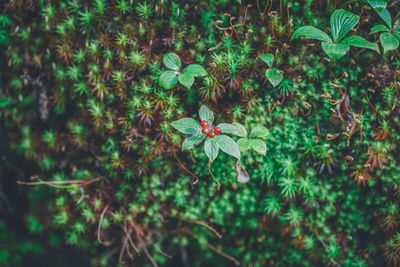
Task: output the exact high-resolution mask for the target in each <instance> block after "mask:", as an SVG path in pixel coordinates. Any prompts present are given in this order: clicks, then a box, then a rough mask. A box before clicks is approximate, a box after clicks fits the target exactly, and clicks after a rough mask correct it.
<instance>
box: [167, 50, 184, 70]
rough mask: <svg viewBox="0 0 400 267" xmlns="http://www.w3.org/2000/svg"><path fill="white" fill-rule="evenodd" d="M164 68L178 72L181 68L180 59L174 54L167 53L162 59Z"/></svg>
mask: <svg viewBox="0 0 400 267" xmlns="http://www.w3.org/2000/svg"><path fill="white" fill-rule="evenodd" d="M163 62H164V66H165V67H167V68H169V69H171V70H176V71H178V70H179V69H180V68H181V65H182V64H181V59H180V58H179V56H178V55H177V54H175V53H167V54H165V55H164V57H163Z"/></svg>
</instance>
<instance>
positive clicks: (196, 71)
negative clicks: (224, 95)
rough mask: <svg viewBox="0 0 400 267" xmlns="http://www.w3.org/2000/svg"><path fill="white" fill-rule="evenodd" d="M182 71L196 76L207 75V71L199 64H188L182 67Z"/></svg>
mask: <svg viewBox="0 0 400 267" xmlns="http://www.w3.org/2000/svg"><path fill="white" fill-rule="evenodd" d="M183 73H187V74H190V75H192V76H196V77H197V76H206V75H207V71H206V70H205V69H204V68H203V66H201V65H199V64H190V65H189V66H187V67H186V68H184V69H183Z"/></svg>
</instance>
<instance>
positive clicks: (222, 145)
mask: <svg viewBox="0 0 400 267" xmlns="http://www.w3.org/2000/svg"><path fill="white" fill-rule="evenodd" d="M199 117H200V122H198V121H196V120H195V119H192V118H182V119H179V120H177V121H174V122H172V123H171V125H172V126H173V127H174V128H175V129H177V130H178V131H179V132H181V133H183V134H189V135H190V136H189V137H187V138H186V139H185V140H184V141H183V143H182V150H189V149H192V148H194V147H195V146H197V145H199V144H200V143H201V142H203V140H205V141H204V152H205V153H206V155H207V157H208V159H209V160H210V162H213V161H214V160H215V159H216V158H217V157H218V153H219V150H220V149H221V150H222V151H223V152H225V153H226V154H228V155H231V156H233V157H235V158H237V159H240V150H239V146H238V144H237V143H236V142H235V140H233V139H232V138H231V137H229V136H227V135H226V134H234V135H237V136H242V135H243V134H244V131H245V129H244V128H243V127H240V126H238V125H235V124H229V123H220V124H218V125H217V126H214V125H213V122H214V113H213V112H212V111H211V110H210V109H209V108H207V107H206V106H204V105H203V106H201V108H200V110H199Z"/></svg>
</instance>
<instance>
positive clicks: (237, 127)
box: [217, 123, 247, 137]
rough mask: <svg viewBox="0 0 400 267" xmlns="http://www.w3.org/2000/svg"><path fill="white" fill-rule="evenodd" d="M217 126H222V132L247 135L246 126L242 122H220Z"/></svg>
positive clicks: (240, 135) (241, 135)
mask: <svg viewBox="0 0 400 267" xmlns="http://www.w3.org/2000/svg"><path fill="white" fill-rule="evenodd" d="M217 127H219V128H221V130H222V133H228V134H234V135H237V136H239V137H246V136H247V131H246V128H245V127H244V126H243V125H242V124H240V123H232V124H230V123H220V124H218V125H217Z"/></svg>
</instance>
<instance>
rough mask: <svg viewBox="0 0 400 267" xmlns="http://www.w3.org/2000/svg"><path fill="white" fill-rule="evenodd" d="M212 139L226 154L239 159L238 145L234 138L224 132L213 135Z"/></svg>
mask: <svg viewBox="0 0 400 267" xmlns="http://www.w3.org/2000/svg"><path fill="white" fill-rule="evenodd" d="M214 140H215V141H216V142H217V144H218V146H219V148H220V149H221V150H222V151H224V152H225V153H226V154H228V155H231V156H233V157H235V158H237V159H240V150H239V146H238V144H237V143H236V142H235V140H233V139H232V138H230V137H229V136H227V135H224V134H221V135H217V136H215V137H214Z"/></svg>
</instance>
